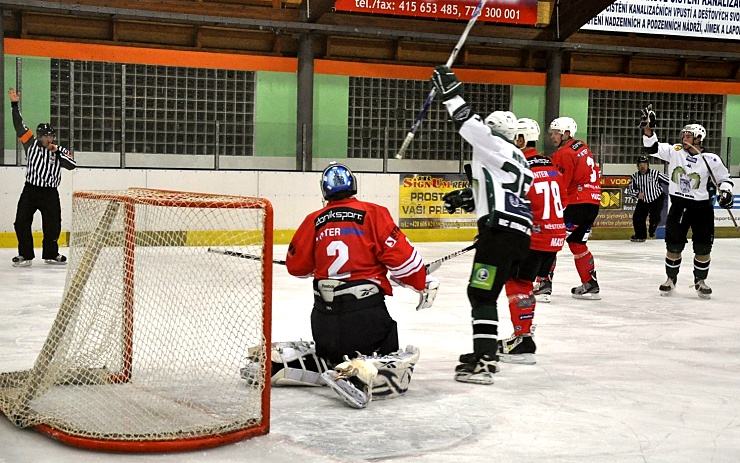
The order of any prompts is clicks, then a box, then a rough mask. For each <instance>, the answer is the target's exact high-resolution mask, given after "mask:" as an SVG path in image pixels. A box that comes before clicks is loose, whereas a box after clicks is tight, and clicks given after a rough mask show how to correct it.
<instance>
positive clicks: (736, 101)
mask: <svg viewBox="0 0 740 463" xmlns="http://www.w3.org/2000/svg"><path fill="white" fill-rule="evenodd" d="M725 136H726V137H731V140H730V143H731V147H730V148H731V150H732V159H731V161H730V162H731V164H732V165H737V164H740V95H727V110H726V111H725Z"/></svg>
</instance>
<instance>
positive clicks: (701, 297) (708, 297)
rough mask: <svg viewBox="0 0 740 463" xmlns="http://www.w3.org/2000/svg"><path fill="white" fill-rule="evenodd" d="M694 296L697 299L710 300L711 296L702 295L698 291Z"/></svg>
mask: <svg viewBox="0 0 740 463" xmlns="http://www.w3.org/2000/svg"><path fill="white" fill-rule="evenodd" d="M696 295H697V296H699V299H711V298H712V295H711V294H702V293H700V292H699V291H697V292H696Z"/></svg>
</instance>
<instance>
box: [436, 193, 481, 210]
mask: <svg viewBox="0 0 740 463" xmlns="http://www.w3.org/2000/svg"><path fill="white" fill-rule="evenodd" d="M442 201H444V206H445V209H446V210H447V212H449V213H450V214H454V213H455V211H456V210H457V209H458V208H462V210H463V211H465V212H473V211H474V210H475V202H474V201H473V190H471V189H470V188H463V189H461V190H454V191H450V192H449V193H447V194H446V195H444V196H442Z"/></svg>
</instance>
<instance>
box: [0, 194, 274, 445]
mask: <svg viewBox="0 0 740 463" xmlns="http://www.w3.org/2000/svg"><path fill="white" fill-rule="evenodd" d="M72 222H73V223H72V230H71V234H70V264H69V267H68V270H67V279H66V284H65V290H64V296H63V299H62V303H61V307H60V309H59V312H58V314H57V317H56V319H55V320H54V323H53V325H52V328H51V330H50V332H49V336H48V338H47V339H46V341H45V343H44V346H43V348H42V349H41V352H40V354H39V356H38V358H37V359H36V362H35V364H34V366H33V368H32V369H30V370H27V371H19V372H11V373H2V374H0V410H1V411H2V412H3V413H4V414H5V415H6V416H7V417H8V418H9V419H10V420H11V421H12V422H13V423H14V424H15V425H17V426H19V427H35V428H36V429H37V430H39V431H41V432H43V433H46V434H48V435H50V436H51V437H53V438H54V439H57V440H60V441H62V442H65V443H67V444H70V445H74V446H78V447H85V448H92V449H100V450H108V451H120V452H163V451H177V450H192V449H198V448H206V447H213V446H216V445H221V444H225V443H229V442H234V441H237V440H241V439H244V438H247V437H251V436H255V435H260V434H265V433H267V432H268V430H269V395H270V382H269V375H270V371H269V362H267V361H266V359H267V358H268V353H269V348H268V346H269V345H270V324H271V313H270V304H271V300H270V295H271V284H272V206H271V205H270V203H269V202H268V201H267V200H264V199H260V198H249V197H239V196H225V195H211V194H200V193H185V192H174V191H163V190H150V189H131V190H128V191H123V192H76V193H75V194H74V195H73V211H72ZM209 247H211V248H216V249H219V248H221V249H224V250H225V249H228V250H233V251H238V252H242V253H247V254H252V255H255V256H259V258H258V259H257V260H252V259H240V258H237V257H231V256H227V255H223V254H217V253H211V252H207V250H208V248H209ZM248 361H249V362H250V363H251V364H252V365H255V364H257V365H259V367H258V368H259V370H258V371H259V372H260V374H259V375H258V377H259V379H258V380H257V381H252V382H249V383H248V382H247V381H244V380H243V379H241V377H240V368H241V367H244V366H245V364H246V363H247V362H248Z"/></svg>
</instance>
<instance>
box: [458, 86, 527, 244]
mask: <svg viewBox="0 0 740 463" xmlns="http://www.w3.org/2000/svg"><path fill="white" fill-rule="evenodd" d="M461 102H462V103H464V101H463V100H462V98H460V97H458V98H455V99H452V100H450V101H446V102H445V105H446V106H447V110H448V111H449V112H450V114H453V112H454V111H455V109H457V108H458V107H459V106H460V103H461ZM460 135H461V136H462V137H463V138H464V139H465V141H467V142H468V143H470V145H471V146H472V147H473V160H472V165H471V167H472V177H473V179H472V180H473V181H472V189H473V199H474V201H475V213H476V216H477V217H478V218H479V219H480V218H481V217H485V216H489V217H488V219H487V224H488V225H489V226H491V227H495V228H504V229H511V230H515V231H518V232H521V233H524V234H526V235H531V233H532V211H531V209H530V204H529V201H528V200H527V192H528V191H529V187H530V186H531V185H532V181H533V180H534V176H533V175H532V171H531V170H529V164H528V163H527V160H526V159H525V158H524V154H522V152H521V150H519V148H517V147H516V146H514V145H513V144H511V143H509V142H508V141H506V140H504V139H503V138H501V137H499V136H496V135H494V134H492V133H491V129H490V128H489V127H488V126H487V125H486V124H485V123H484V122H483V121H482V120H481V118H480V116H478V115H477V114H476V115H474V116H472V117H470V118H469V119H468V120H466V121H465V122H464V123H463V124H462V126H461V127H460Z"/></svg>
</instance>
